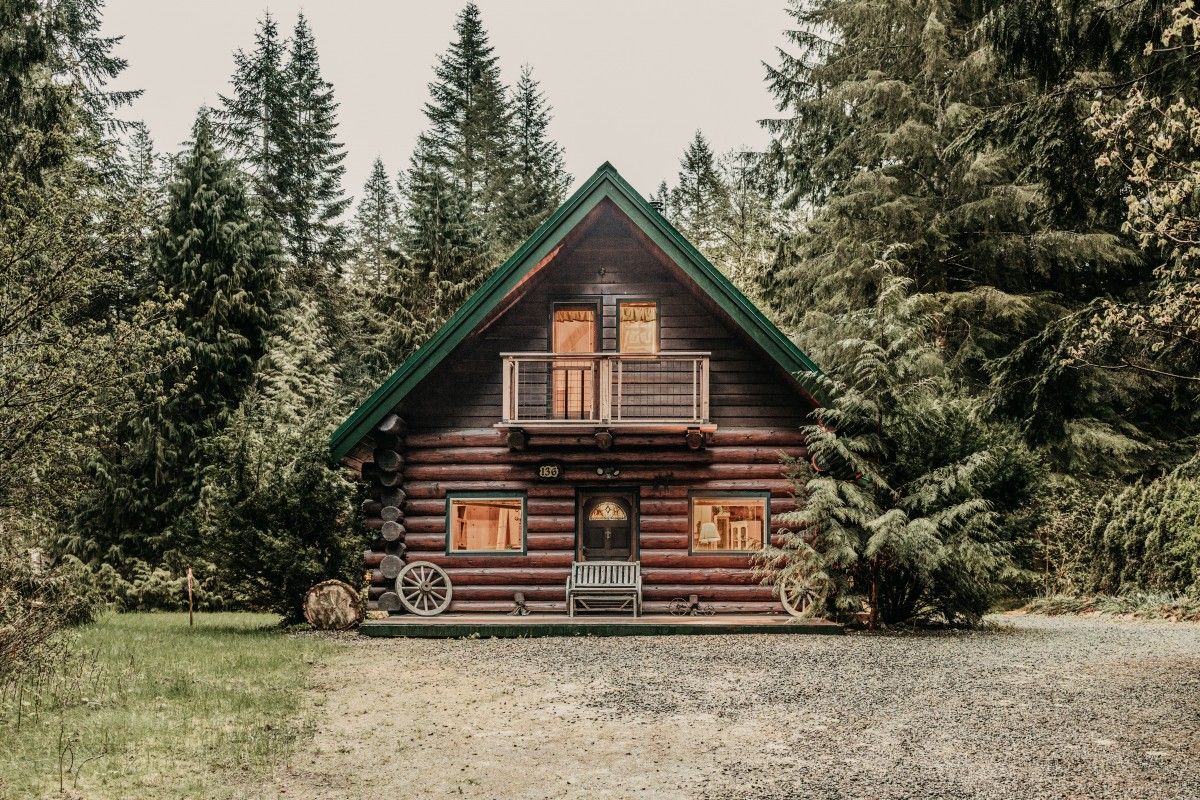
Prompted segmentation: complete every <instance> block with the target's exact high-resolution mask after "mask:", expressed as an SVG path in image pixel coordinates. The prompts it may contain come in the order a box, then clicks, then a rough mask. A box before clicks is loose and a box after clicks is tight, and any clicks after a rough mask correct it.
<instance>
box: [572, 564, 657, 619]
mask: <svg viewBox="0 0 1200 800" xmlns="http://www.w3.org/2000/svg"><path fill="white" fill-rule="evenodd" d="M576 606H578V607H579V608H580V609H582V610H584V611H600V610H604V611H625V610H627V609H632V610H633V615H634V616H635V617H636V616H638V615H639V614H641V612H642V567H641V564H638V563H637V562H636V561H575V562H573V563H572V564H571V577H569V578H567V608H568V609H569V610H570V614H571V616H572V617H573V616H575V608H576Z"/></svg>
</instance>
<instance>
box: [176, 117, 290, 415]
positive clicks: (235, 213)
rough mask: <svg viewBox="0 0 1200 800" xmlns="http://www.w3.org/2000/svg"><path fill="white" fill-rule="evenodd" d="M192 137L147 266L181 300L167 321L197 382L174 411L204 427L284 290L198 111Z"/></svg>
mask: <svg viewBox="0 0 1200 800" xmlns="http://www.w3.org/2000/svg"><path fill="white" fill-rule="evenodd" d="M192 137H193V140H192V144H191V146H190V148H189V151H188V153H187V155H186V157H185V159H184V161H183V163H182V164H181V165H180V169H179V174H178V176H177V177H176V180H175V182H174V183H173V184H172V186H171V188H170V198H169V205H168V208H167V214H166V219H165V224H164V228H163V231H162V233H161V234H160V235H159V237H158V241H157V243H156V248H155V267H156V269H157V271H158V275H159V279H160V281H161V282H162V284H163V286H164V287H165V288H166V291H167V293H168V296H169V297H170V298H171V299H172V300H176V301H178V302H179V303H181V304H182V307H181V308H180V310H179V311H178V312H177V314H176V322H177V325H178V327H179V330H180V332H181V333H182V334H183V336H184V337H185V339H186V341H187V349H188V353H189V364H190V368H191V369H193V370H195V372H196V373H197V374H198V375H200V376H202V378H203V383H204V385H203V386H197V387H195V389H194V390H193V393H192V394H191V396H190V397H188V398H186V399H185V402H184V405H183V406H181V407H180V409H179V411H181V412H182V413H180V414H178V415H175V420H176V421H183V420H186V421H187V422H188V423H190V424H193V425H194V426H195V429H196V433H197V434H198V435H204V434H207V433H211V432H212V429H213V427H214V426H215V425H217V424H218V422H219V420H220V417H221V415H222V414H224V413H225V412H227V411H228V410H229V409H230V408H232V407H233V406H234V405H236V403H237V402H238V401H239V399H240V397H241V393H242V392H243V391H244V390H245V387H246V385H247V384H248V382H249V380H250V378H251V375H252V371H253V367H254V364H255V362H256V361H257V360H258V359H259V358H260V357H261V356H262V354H263V351H264V348H265V346H266V341H267V338H268V337H269V336H270V335H271V333H272V331H273V330H274V326H275V317H276V314H277V309H278V308H279V307H280V306H281V305H282V299H283V298H282V290H281V288H280V282H279V260H278V245H277V242H276V240H275V238H274V236H273V235H272V234H271V233H270V232H269V231H268V230H267V229H266V228H265V226H264V224H263V222H262V221H261V219H260V218H259V216H258V215H257V214H256V213H255V212H256V209H255V208H254V205H253V203H252V201H251V199H250V197H249V196H248V194H247V192H246V187H245V185H244V184H243V182H242V179H241V176H240V175H239V173H238V172H237V170H236V168H235V167H234V166H233V164H231V163H230V162H229V161H228V160H226V159H225V158H224V157H223V156H222V155H221V153H220V151H219V150H218V149H217V146H216V142H215V140H214V135H213V130H212V126H211V124H210V122H209V120H208V115H207V112H204V111H202V112H201V114H200V116H199V117H198V119H197V121H196V125H195V128H194V130H193V133H192ZM177 377H182V376H177Z"/></svg>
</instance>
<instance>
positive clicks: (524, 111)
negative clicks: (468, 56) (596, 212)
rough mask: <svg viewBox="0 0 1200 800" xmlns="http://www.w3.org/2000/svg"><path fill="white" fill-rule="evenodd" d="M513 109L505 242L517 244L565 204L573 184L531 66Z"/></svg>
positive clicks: (519, 83)
mask: <svg viewBox="0 0 1200 800" xmlns="http://www.w3.org/2000/svg"><path fill="white" fill-rule="evenodd" d="M512 107H513V118H512V127H513V156H514V162H515V164H514V167H515V170H514V181H513V185H512V188H511V193H512V194H511V198H510V200H509V203H508V218H509V221H508V224H507V226H506V230H505V231H504V238H505V239H506V240H507V241H509V242H513V243H516V242H522V241H524V240H525V239H527V238H529V235H530V234H532V233H533V231H534V229H536V228H537V226H538V224H540V222H541V221H542V220H543V219H545V218H546V217H548V216H550V214H551V213H552V212H553V211H554V209H556V208H558V207H559V205H561V204H562V201H563V198H564V197H565V196H566V193H567V185H568V184H569V182H570V181H569V178H568V176H567V171H566V167H565V166H564V164H563V149H562V147H560V146H559V145H558V143H557V142H555V141H554V140H552V139H551V138H550V131H549V128H550V105H549V103H548V102H547V101H546V97H545V94H544V93H543V92H542V90H541V87H540V86H539V84H538V82H537V80H536V79H535V78H534V77H533V68H532V67H530V66H529V65H528V64H526V65H525V66H523V67H521V77H520V79H519V80H518V81H517V85H516V87H514V88H513V91H512Z"/></svg>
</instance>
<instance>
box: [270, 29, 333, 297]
mask: <svg viewBox="0 0 1200 800" xmlns="http://www.w3.org/2000/svg"><path fill="white" fill-rule="evenodd" d="M284 80H285V83H286V87H287V112H288V124H287V135H286V139H285V140H284V141H285V145H284V150H283V153H282V160H283V173H282V186H281V191H280V203H281V209H280V210H281V215H282V228H283V234H284V242H285V245H286V248H287V251H288V254H289V255H290V256H291V258H292V261H293V262H294V269H295V275H296V278H297V279H298V284H299V286H300V287H301V288H302V289H304V290H317V291H318V295H317V296H318V297H324V296H325V292H327V291H328V290H329V289H330V287H332V286H334V285H335V284H334V282H333V279H334V278H335V277H337V276H338V275H340V272H341V268H342V266H343V264H344V263H345V260H346V255H347V253H346V240H347V232H346V229H345V226H344V225H343V224H342V222H341V216H342V214H343V212H344V211H345V210H346V208H347V206H348V205H349V204H350V198H348V197H345V196H344V194H343V191H342V176H343V175H344V174H345V172H346V168H345V166H344V165H343V164H342V161H343V160H344V159H345V157H346V154H345V153H344V152H343V150H342V145H341V143H339V142H338V141H337V102H336V101H335V100H334V99H333V86H332V85H331V84H330V83H329V82H328V81H326V80H325V79H324V78H322V77H321V67H320V61H319V58H318V55H317V45H316V41H315V40H314V39H313V35H312V31H311V29H310V28H309V26H308V20H307V19H305V17H304V15H303V14H300V15H299V16H298V17H297V19H296V27H295V29H294V30H293V32H292V38H291V47H290V50H289V53H288V61H287V65H286V66H285V68H284Z"/></svg>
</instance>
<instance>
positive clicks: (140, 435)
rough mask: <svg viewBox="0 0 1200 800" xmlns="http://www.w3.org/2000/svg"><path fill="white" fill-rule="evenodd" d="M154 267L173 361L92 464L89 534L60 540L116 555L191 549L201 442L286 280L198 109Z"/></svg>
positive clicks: (267, 332)
mask: <svg viewBox="0 0 1200 800" xmlns="http://www.w3.org/2000/svg"><path fill="white" fill-rule="evenodd" d="M151 263H152V270H153V273H154V275H155V276H156V278H157V280H158V282H159V285H160V286H161V287H162V292H163V294H164V301H165V302H166V303H167V304H169V307H170V308H171V309H172V310H173V313H174V326H173V328H174V333H173V335H170V336H163V338H162V340H161V342H160V347H161V348H162V349H163V351H164V356H169V357H171V358H170V364H169V366H168V367H167V368H166V369H164V370H163V371H162V372H161V373H160V374H159V375H157V376H154V377H153V378H152V379H151V380H148V381H147V382H146V383H145V384H144V385H143V386H142V387H141V389H140V392H141V395H142V402H143V404H144V406H145V413H144V415H143V416H141V417H138V418H134V419H131V420H130V421H129V423H128V430H126V431H125V432H124V433H123V435H122V438H125V439H127V445H126V446H125V447H122V448H120V449H118V450H115V451H114V452H112V453H111V454H110V455H109V456H108V459H107V460H106V461H104V462H102V463H99V464H97V465H96V467H95V470H96V474H97V478H98V485H97V491H96V492H95V495H94V497H93V498H92V499H91V501H90V502H89V503H88V504H87V507H86V509H85V511H84V514H83V518H86V519H89V520H90V523H89V532H90V534H91V541H89V542H79V541H76V538H75V537H76V532H74V531H73V532H72V535H71V538H70V540H69V542H68V547H69V549H71V550H72V551H74V552H76V553H77V554H80V555H95V554H99V555H101V556H102V557H104V558H106V559H109V560H110V561H112V562H114V563H121V564H125V563H128V562H127V561H126V560H127V559H131V558H136V559H142V560H144V561H147V562H150V563H152V564H157V563H161V561H162V559H163V558H164V557H165V556H166V555H167V554H168V553H169V552H177V553H178V552H184V553H186V552H188V551H189V547H190V546H192V545H194V541H193V540H192V539H190V538H189V537H193V536H194V535H195V531H194V528H193V527H192V520H193V516H192V510H193V509H194V507H195V504H196V502H197V501H198V499H199V497H200V492H201V486H202V481H203V476H204V470H205V467H206V465H207V464H208V463H209V461H208V459H207V458H206V456H205V451H204V448H205V442H206V440H207V439H208V438H209V437H211V436H212V435H214V434H216V433H217V432H218V431H220V430H221V428H222V427H223V426H224V425H225V424H226V422H227V420H228V417H229V414H230V413H231V412H232V411H233V410H234V409H235V408H236V407H237V406H238V404H239V403H240V402H241V399H242V396H243V394H244V393H245V391H246V389H247V387H248V386H249V385H250V382H251V380H252V379H253V376H254V369H255V364H256V363H257V361H258V360H259V359H260V358H261V357H262V355H263V353H264V352H265V350H266V345H267V341H268V339H269V337H270V336H271V335H272V334H273V333H274V330H275V326H276V324H277V319H278V313H279V309H280V307H281V305H282V290H281V288H280V281H279V267H280V258H279V251H278V242H277V239H276V237H275V235H274V234H273V233H272V232H271V230H270V229H269V227H268V226H267V224H266V223H265V222H264V221H263V219H262V217H261V215H260V214H258V213H257V210H256V208H255V206H254V203H253V201H252V199H251V197H250V196H249V193H248V191H247V188H246V186H245V184H244V182H243V181H242V178H241V176H240V174H239V173H238V171H237V169H236V168H235V166H234V165H233V163H232V162H230V161H229V160H228V159H226V158H225V157H224V156H223V155H222V154H221V153H220V152H219V151H218V150H217V147H216V143H215V139H214V133H213V129H212V125H211V124H210V122H209V119H208V115H207V114H206V113H204V112H201V114H200V116H199V117H198V118H197V120H196V124H195V127H194V128H193V132H192V142H191V144H190V146H189V147H188V150H187V152H186V153H185V154H184V156H183V157H182V158H181V159H180V161H179V165H178V168H177V172H176V174H175V176H174V179H173V181H172V183H171V186H170V189H169V191H168V200H167V208H166V212H165V217H164V221H163V224H162V226H161V228H160V230H159V231H158V233H157V235H156V236H155V241H154V244H153V250H152V256H151Z"/></svg>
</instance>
